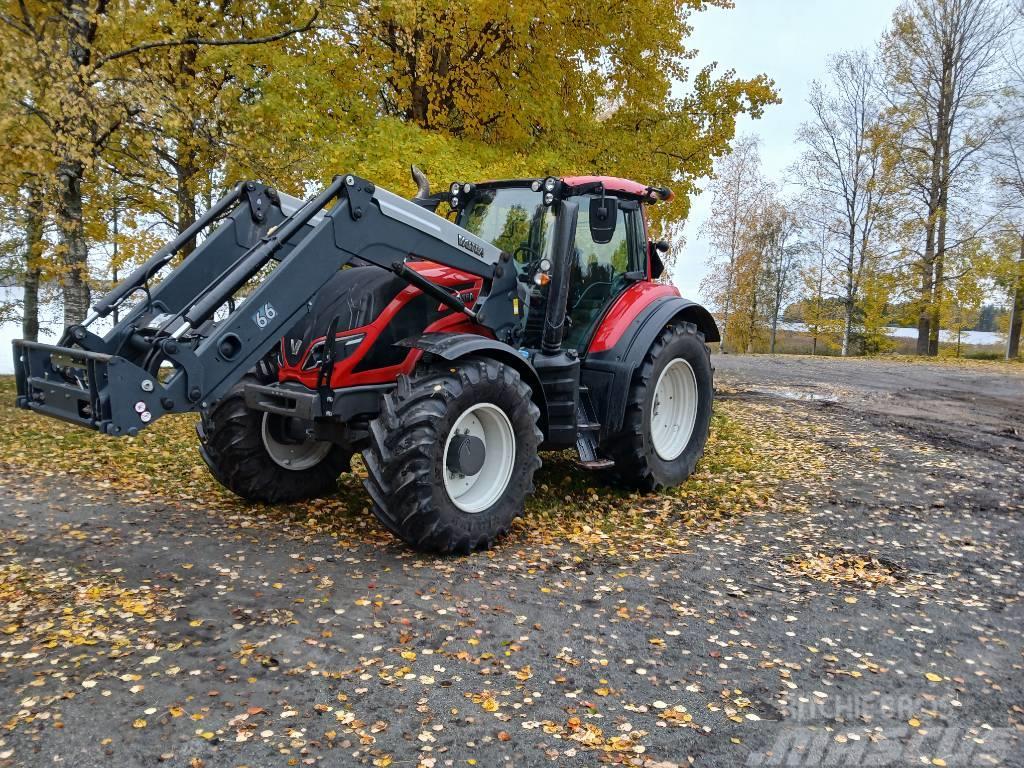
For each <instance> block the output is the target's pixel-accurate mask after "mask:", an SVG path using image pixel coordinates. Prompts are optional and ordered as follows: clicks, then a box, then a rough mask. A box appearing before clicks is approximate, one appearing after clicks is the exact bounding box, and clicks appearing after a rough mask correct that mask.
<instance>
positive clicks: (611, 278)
mask: <svg viewBox="0 0 1024 768" xmlns="http://www.w3.org/2000/svg"><path fill="white" fill-rule="evenodd" d="M579 203H580V207H579V218H578V219H577V224H576V248H575V258H574V260H573V263H572V265H571V274H570V280H569V306H568V307H567V309H568V313H569V328H568V330H567V331H566V335H565V341H564V343H565V346H567V347H570V348H576V349H579V348H580V347H581V346H582V345H583V344H584V343H585V342H586V341H587V339H588V338H589V336H590V334H591V332H592V330H593V327H594V326H595V325H596V323H597V321H598V320H599V319H600V317H601V315H602V314H603V313H604V310H605V309H606V308H607V307H608V305H609V304H610V303H611V301H612V300H613V299H614V298H615V297H616V296H618V294H619V293H621V292H622V290H623V289H624V288H625V287H626V284H627V283H626V280H625V274H626V273H627V272H633V271H637V270H640V269H643V268H644V265H643V263H642V260H641V258H640V250H641V249H640V247H639V243H638V242H637V232H638V231H639V229H640V228H641V227H642V224H640V222H639V216H640V212H639V208H638V207H637V206H635V205H630V204H629V203H623V204H622V207H620V209H619V215H618V219H617V221H616V223H615V232H614V234H613V235H612V238H611V240H610V241H609V242H607V243H595V242H594V239H593V238H592V237H591V235H590V204H589V203H590V200H589V198H580V199H579Z"/></svg>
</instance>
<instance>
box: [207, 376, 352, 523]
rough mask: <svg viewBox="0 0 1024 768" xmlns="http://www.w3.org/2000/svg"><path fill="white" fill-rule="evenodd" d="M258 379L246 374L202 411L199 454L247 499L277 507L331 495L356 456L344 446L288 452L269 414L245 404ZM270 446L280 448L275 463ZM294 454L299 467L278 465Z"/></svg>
mask: <svg viewBox="0 0 1024 768" xmlns="http://www.w3.org/2000/svg"><path fill="white" fill-rule="evenodd" d="M256 381H257V379H256V377H255V376H246V377H245V378H244V379H242V381H240V382H239V383H238V384H236V385H235V386H234V387H232V388H231V389H230V390H229V391H228V393H227V394H226V395H225V396H224V397H223V398H221V399H220V400H219V401H218V402H217V403H215V404H214V406H213V407H212V408H209V409H206V410H204V411H203V412H202V420H201V422H200V424H199V425H198V426H197V431H198V432H199V439H200V447H199V451H200V453H201V454H202V457H203V460H204V461H205V462H206V465H207V466H208V467H209V468H210V473H211V474H212V475H213V476H214V478H216V479H217V481H218V482H219V483H220V484H221V485H223V486H224V487H225V488H227V489H228V490H229V491H231V492H233V493H235V494H237V495H238V496H241V497H242V498H243V499H247V500H248V501H260V502H268V503H271V504H278V503H287V502H292V501H300V500H302V499H311V498H316V497H319V496H326V495H328V494H330V493H332V492H333V491H334V490H335V488H336V486H337V479H338V476H339V475H340V474H341V473H343V472H348V471H350V469H351V460H352V452H351V451H349V450H346V449H345V448H343V447H342V446H339V445H332V444H329V443H313V442H309V443H306V444H302V443H297V444H294V447H293V448H292V451H291V453H289V452H288V450H287V448H286V446H288V444H287V443H285V441H284V440H283V438H282V439H281V441H280V442H278V441H277V440H276V439H275V437H274V431H275V430H274V428H273V425H272V424H269V423H268V420H267V418H266V417H267V414H265V413H264V412H262V411H255V410H253V409H251V408H249V407H248V406H247V405H246V404H245V395H244V388H245V384H247V383H249V382H256ZM270 418H271V419H273V418H280V417H270ZM268 446H269V448H273V449H274V450H275V452H276V455H277V457H278V459H277V460H276V461H275V458H274V454H272V453H271V451H270V450H269V448H268ZM290 456H293V457H294V458H295V462H294V463H295V466H296V467H297V468H296V469H289V468H287V467H285V466H282V464H281V463H279V462H283V461H286V460H287V461H292V459H291V458H288V457H290Z"/></svg>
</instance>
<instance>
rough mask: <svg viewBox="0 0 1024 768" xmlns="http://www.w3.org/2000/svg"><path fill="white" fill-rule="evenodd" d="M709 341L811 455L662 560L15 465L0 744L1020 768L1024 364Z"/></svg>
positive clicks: (337, 758)
mask: <svg viewBox="0 0 1024 768" xmlns="http://www.w3.org/2000/svg"><path fill="white" fill-rule="evenodd" d="M714 360H715V363H716V366H717V368H718V376H717V382H718V384H719V387H720V389H721V392H720V397H721V399H722V401H723V403H728V402H729V401H732V402H733V403H735V404H737V406H738V407H739V406H743V407H748V406H749V407H750V408H760V407H767V408H771V409H775V410H774V411H772V412H776V413H785V414H787V415H788V416H789V417H791V418H792V417H795V420H796V422H797V423H799V424H802V425H805V426H806V435H805V436H804V438H806V437H807V435H810V436H811V437H812V438H813V440H814V441H815V445H816V446H817V448H816V450H817V455H818V456H819V457H820V460H819V461H815V462H813V464H814V466H813V467H811V466H808V468H807V472H806V476H799V475H798V476H797V477H798V479H794V480H790V481H787V483H786V484H785V485H784V487H782V488H780V490H779V492H778V499H777V503H772V504H769V505H765V504H763V503H760V502H758V503H757V504H753V505H752V508H751V509H750V510H746V511H745V512H744V513H743V514H738V515H737V516H735V517H734V518H732V519H730V520H728V521H725V522H715V523H712V524H709V525H707V526H703V527H700V528H698V529H695V531H694V532H693V535H692V536H690V538H689V547H688V549H687V550H686V551H685V552H682V553H679V554H671V555H667V556H660V557H657V558H650V559H649V558H647V557H645V556H644V554H645V553H643V552H633V553H629V552H622V553H620V554H618V555H615V554H608V553H607V552H604V553H602V554H600V555H597V556H595V555H593V554H592V553H589V552H587V551H584V550H583V549H580V548H579V547H577V546H576V545H574V544H571V543H570V544H566V543H564V542H558V541H554V540H553V541H552V542H551V543H550V544H543V543H538V542H537V540H536V539H528V540H525V541H524V540H521V539H517V538H516V537H515V536H513V537H511V538H510V540H508V541H506V542H504V543H503V544H502V545H501V546H499V547H498V548H496V549H495V550H493V551H491V552H488V553H481V554H477V555H474V556H471V557H467V558H461V559H434V558H425V557H421V556H417V555H415V554H412V553H410V552H408V551H407V550H405V549H404V548H402V547H401V546H399V545H397V544H393V543H390V542H388V541H387V540H386V539H384V538H382V537H380V536H379V535H376V533H375V529H374V527H373V525H372V524H371V523H369V522H367V531H368V533H367V536H366V537H365V539H364V540H360V539H359V538H358V537H356V538H352V539H348V540H344V541H339V540H337V539H333V538H331V537H328V536H323V535H321V534H319V533H318V532H316V531H310V532H309V533H308V534H305V535H303V534H302V532H301V531H300V532H299V533H298V535H296V533H295V531H294V530H291V529H290V530H288V531H287V532H285V531H281V532H278V531H275V530H274V527H273V526H267V525H252V524H251V523H250V522H249V521H248V520H247V519H246V518H245V517H244V516H238V515H235V514H228V513H224V512H219V511H218V510H204V509H202V508H200V507H196V506H195V505H184V506H182V505H176V504H172V503H168V502H167V501H166V498H161V499H151V498H147V497H146V496H145V495H144V494H128V493H124V492H116V491H113V490H110V489H107V488H104V487H103V486H102V485H101V484H99V483H96V484H89V483H83V482H81V481H79V480H77V479H75V480H71V479H62V478H60V477H49V478H47V479H46V481H45V483H44V484H41V483H39V482H26V481H24V480H23V478H21V477H19V476H18V473H16V472H12V471H11V470H10V468H9V466H10V465H8V468H7V469H5V470H4V473H3V475H0V529H2V534H3V539H2V545H3V551H2V553H0V563H2V564H3V565H4V567H5V569H6V570H5V571H4V578H3V579H2V580H0V601H2V602H0V607H2V608H3V610H4V613H3V616H2V617H0V618H2V621H12V622H14V623H12V624H10V625H9V626H6V627H4V626H0V686H2V690H3V692H4V694H5V695H4V696H3V700H2V702H0V723H2V724H3V726H4V727H3V728H2V729H0V766H6V765H19V766H21V765H25V766H43V765H51V764H64V765H69V766H75V767H76V768H78V767H79V766H81V767H83V768H84V767H85V766H99V765H102V766H108V765H116V766H136V765H139V766H141V765H146V766H151V765H154V764H156V763H157V762H158V761H161V762H163V764H166V765H174V766H193V767H195V766H240V765H248V766H254V767H255V766H274V765H282V766H286V765H306V764H310V765H315V764H323V765H376V766H387V765H395V766H420V765H422V766H426V767H427V768H429V767H430V766H435V767H436V766H464V765H480V766H501V765H514V766H532V765H556V766H593V765H600V764H605V763H609V764H629V765H644V766H649V767H650V768H656V767H660V768H668V767H670V766H676V765H688V764H691V763H694V764H697V765H708V766H741V765H748V766H760V765H820V764H830V765H922V764H924V765H949V766H955V765H1024V747H1022V744H1021V737H1022V735H1024V672H1022V667H1024V639H1022V629H1024V621H1022V620H1024V609H1022V603H1021V596H1022V594H1024V592H1022V590H1024V587H1022V584H1021V559H1022V553H1024V546H1022V545H1024V536H1022V532H1021V513H1022V512H1024V470H1022V468H1024V461H1022V459H1024V442H1022V436H1024V375H1021V374H1020V373H1019V372H1014V371H1013V369H1007V368H1003V367H996V366H992V367H982V366H977V367H975V366H964V367H951V366H945V365H924V364H906V363H894V362H876V361H840V360H817V359H809V358H792V357H786V358H781V357H780V358H769V357H739V356H728V357H721V356H716V357H715V358H714ZM787 423H788V422H783V421H781V420H780V421H779V427H778V429H779V430H789V429H790V427H788V426H786V424H787ZM784 437H787V439H788V431H787V433H786V435H785V436H784ZM804 438H802V439H804ZM808 439H809V438H808ZM559 471H561V470H560V469H559V465H558V464H557V463H556V464H555V465H554V466H553V467H552V466H551V465H550V464H549V466H548V467H547V468H546V469H545V470H542V475H541V478H540V480H541V482H557V480H558V478H556V477H554V474H555V473H557V472H559ZM742 479H743V478H742V477H739V476H737V482H740V481H742ZM186 490H187V489H184V488H183V489H182V493H185V492H186ZM170 492H171V493H173V489H170ZM166 495H167V494H166V493H165V497H166ZM285 533H287V535H285ZM97 574H100V575H102V578H99V577H96V575H97ZM107 577H109V580H105V579H107ZM83 583H88V584H90V586H89V587H88V588H83V587H82V586H81V585H82V584H83ZM12 617H14V618H12ZM0 623H2V622H0Z"/></svg>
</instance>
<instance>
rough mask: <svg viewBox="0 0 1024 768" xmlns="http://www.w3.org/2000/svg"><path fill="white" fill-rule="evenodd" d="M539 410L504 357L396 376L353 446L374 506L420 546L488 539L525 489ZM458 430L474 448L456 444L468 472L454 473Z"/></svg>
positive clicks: (439, 547) (455, 547)
mask: <svg viewBox="0 0 1024 768" xmlns="http://www.w3.org/2000/svg"><path fill="white" fill-rule="evenodd" d="M539 418H540V411H539V409H538V408H537V406H536V405H534V403H533V401H532V400H531V392H530V387H529V386H527V385H526V384H525V383H524V382H523V381H522V379H520V377H519V373H518V372H517V371H516V370H515V369H514V368H511V367H509V366H507V365H505V364H504V363H499V362H495V361H494V360H490V359H487V358H477V357H470V358H465V359H462V360H459V361H457V362H455V363H452V364H446V365H443V366H442V365H435V366H430V365H428V366H421V367H420V368H417V369H416V371H415V372H414V373H413V375H412V376H411V377H407V376H400V377H399V379H398V386H397V387H396V388H395V390H394V391H393V392H391V393H390V394H388V395H386V396H385V397H384V406H383V409H382V410H381V414H380V416H379V417H378V418H376V419H374V420H373V421H372V422H371V423H370V447H369V448H367V449H366V450H365V451H363V461H364V462H365V464H366V469H367V475H368V476H367V480H366V483H365V485H366V490H367V492H368V493H369V495H370V498H371V499H372V500H373V512H374V514H375V515H376V516H377V518H378V519H379V520H380V521H381V523H383V524H384V526H385V527H386V528H387V529H388V530H389V531H391V532H392V533H393V534H395V536H397V537H398V538H400V539H401V540H402V541H404V542H406V543H407V544H409V545H411V546H412V547H414V548H415V549H418V550H420V551H422V552H433V553H438V554H449V553H460V554H464V553H467V552H472V551H474V550H477V549H480V548H486V547H490V546H491V545H492V544H493V543H494V541H495V540H496V539H497V538H498V537H499V536H501V535H502V534H504V533H505V532H506V531H508V529H509V526H510V525H511V524H512V521H513V520H514V519H515V518H516V517H517V516H519V515H521V514H522V513H523V507H524V504H525V500H526V496H527V495H528V494H530V493H532V492H533V475H534V472H536V471H537V469H538V468H539V467H540V464H541V462H540V457H539V456H538V455H537V449H538V447H539V445H540V442H541V439H542V437H543V436H542V435H541V432H540V430H539V429H538V428H537V422H538V420H539ZM467 436H473V437H478V438H479V445H477V446H476V448H475V450H476V451H477V453H476V454H475V457H474V456H472V455H470V454H473V451H472V450H470V449H469V448H468V447H467V448H466V451H467V454H466V455H467V457H468V458H467V459H466V461H467V462H468V463H467V464H466V465H465V466H467V467H468V466H471V467H472V468H473V469H476V470H477V471H476V472H470V471H469V470H468V469H467V470H466V472H465V474H463V473H461V472H458V471H455V470H453V469H452V463H453V462H454V463H458V460H457V459H454V458H452V456H453V452H456V453H457V450H456V449H457V446H458V441H455V442H454V443H453V439H454V438H459V439H460V440H462V442H463V444H465V443H466V440H465V437H467ZM484 447H485V448H486V451H485V453H484V454H482V455H481V454H480V453H479V451H483V450H484ZM481 459H482V464H479V463H476V464H474V463H473V462H476V461H479V460H481ZM460 466H462V465H460Z"/></svg>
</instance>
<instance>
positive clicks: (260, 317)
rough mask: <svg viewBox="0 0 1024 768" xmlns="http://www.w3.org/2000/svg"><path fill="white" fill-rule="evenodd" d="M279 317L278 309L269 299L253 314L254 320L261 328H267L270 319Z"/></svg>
mask: <svg viewBox="0 0 1024 768" xmlns="http://www.w3.org/2000/svg"><path fill="white" fill-rule="evenodd" d="M275 317H277V310H276V309H274V305H273V304H271V303H270V302H269V301H268V302H267V303H266V304H264V305H263V307H262V308H261V309H259V310H257V312H256V314H255V315H253V316H252V321H253V322H254V323H256V325H257V326H258V327H260V328H266V327H267V326H268V325H269V324H270V321H271V320H273V319H274V318H275Z"/></svg>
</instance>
